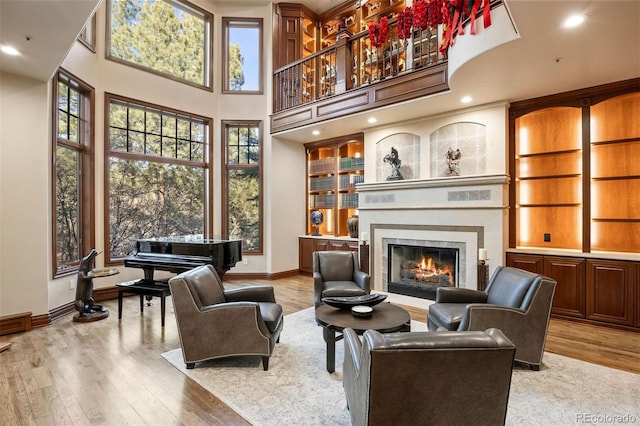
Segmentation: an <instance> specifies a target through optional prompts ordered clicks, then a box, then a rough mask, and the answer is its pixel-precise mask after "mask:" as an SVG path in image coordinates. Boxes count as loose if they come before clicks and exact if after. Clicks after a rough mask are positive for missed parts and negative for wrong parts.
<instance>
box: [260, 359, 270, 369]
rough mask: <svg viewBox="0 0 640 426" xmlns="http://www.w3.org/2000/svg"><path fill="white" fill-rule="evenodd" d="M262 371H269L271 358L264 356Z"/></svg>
mask: <svg viewBox="0 0 640 426" xmlns="http://www.w3.org/2000/svg"><path fill="white" fill-rule="evenodd" d="M262 369H263V370H264V371H267V370H268V369H269V357H268V356H263V357H262Z"/></svg>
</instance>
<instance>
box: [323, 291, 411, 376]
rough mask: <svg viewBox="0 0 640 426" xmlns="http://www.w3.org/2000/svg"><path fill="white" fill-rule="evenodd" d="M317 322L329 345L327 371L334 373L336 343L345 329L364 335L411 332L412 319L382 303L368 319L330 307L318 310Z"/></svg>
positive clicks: (374, 308) (403, 311)
mask: <svg viewBox="0 0 640 426" xmlns="http://www.w3.org/2000/svg"><path fill="white" fill-rule="evenodd" d="M316 322H317V323H318V325H320V326H322V331H323V336H324V341H325V342H326V343H327V371H328V372H329V373H333V372H334V371H335V369H336V342H337V341H338V340H340V339H342V334H340V335H339V336H336V333H341V332H342V330H344V329H345V328H352V329H353V330H354V331H355V332H356V333H358V334H362V333H364V332H365V331H366V330H376V331H379V332H380V333H393V332H395V331H411V317H410V316H409V312H407V311H405V310H404V309H402V308H401V307H399V306H395V305H392V304H391V303H389V302H382V303H380V304H378V305H376V306H374V307H373V314H372V315H371V316H370V317H367V318H358V317H354V316H353V315H351V310H342V309H338V308H334V307H332V306H329V305H320V306H318V307H317V308H316Z"/></svg>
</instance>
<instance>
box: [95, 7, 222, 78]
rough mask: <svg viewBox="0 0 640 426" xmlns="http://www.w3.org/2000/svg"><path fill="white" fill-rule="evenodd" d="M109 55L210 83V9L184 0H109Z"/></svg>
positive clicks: (123, 60) (211, 16) (211, 26)
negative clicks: (206, 9) (201, 7)
mask: <svg viewBox="0 0 640 426" xmlns="http://www.w3.org/2000/svg"><path fill="white" fill-rule="evenodd" d="M107 10H108V11H109V13H108V18H107V35H108V36H107V57H108V58H109V59H112V60H116V61H120V62H123V63H126V64H128V65H133V66H137V67H140V68H143V69H145V70H147V71H150V72H154V73H157V74H161V75H165V76H169V77H171V78H174V79H177V80H180V81H183V82H186V83H189V84H191V85H194V86H199V87H206V88H208V89H211V80H212V75H211V39H212V28H213V24H212V22H213V15H212V14H210V13H209V12H207V11H205V10H204V9H200V8H199V7H197V6H195V5H192V4H191V3H188V2H186V1H182V0H110V2H109V4H108V8H107Z"/></svg>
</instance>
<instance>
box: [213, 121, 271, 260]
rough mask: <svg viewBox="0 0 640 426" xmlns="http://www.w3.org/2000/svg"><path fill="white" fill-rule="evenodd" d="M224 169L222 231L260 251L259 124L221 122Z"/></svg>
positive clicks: (252, 250)
mask: <svg viewBox="0 0 640 426" xmlns="http://www.w3.org/2000/svg"><path fill="white" fill-rule="evenodd" d="M222 126H223V132H224V133H223V140H224V151H225V152H224V158H225V170H224V174H223V185H224V188H225V190H224V191H223V192H222V205H223V212H224V213H223V224H222V226H223V233H225V234H228V235H229V238H236V239H241V240H242V249H243V251H244V252H247V253H262V155H261V145H262V124H261V122H259V121H258V122H256V121H223V123H222Z"/></svg>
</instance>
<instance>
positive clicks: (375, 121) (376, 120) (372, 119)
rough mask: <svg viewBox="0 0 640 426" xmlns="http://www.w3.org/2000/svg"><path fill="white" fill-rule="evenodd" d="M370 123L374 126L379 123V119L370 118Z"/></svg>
mask: <svg viewBox="0 0 640 426" xmlns="http://www.w3.org/2000/svg"><path fill="white" fill-rule="evenodd" d="M367 121H368V122H369V123H371V124H373V123H377V122H378V119H377V118H375V117H369V119H368V120H367Z"/></svg>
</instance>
